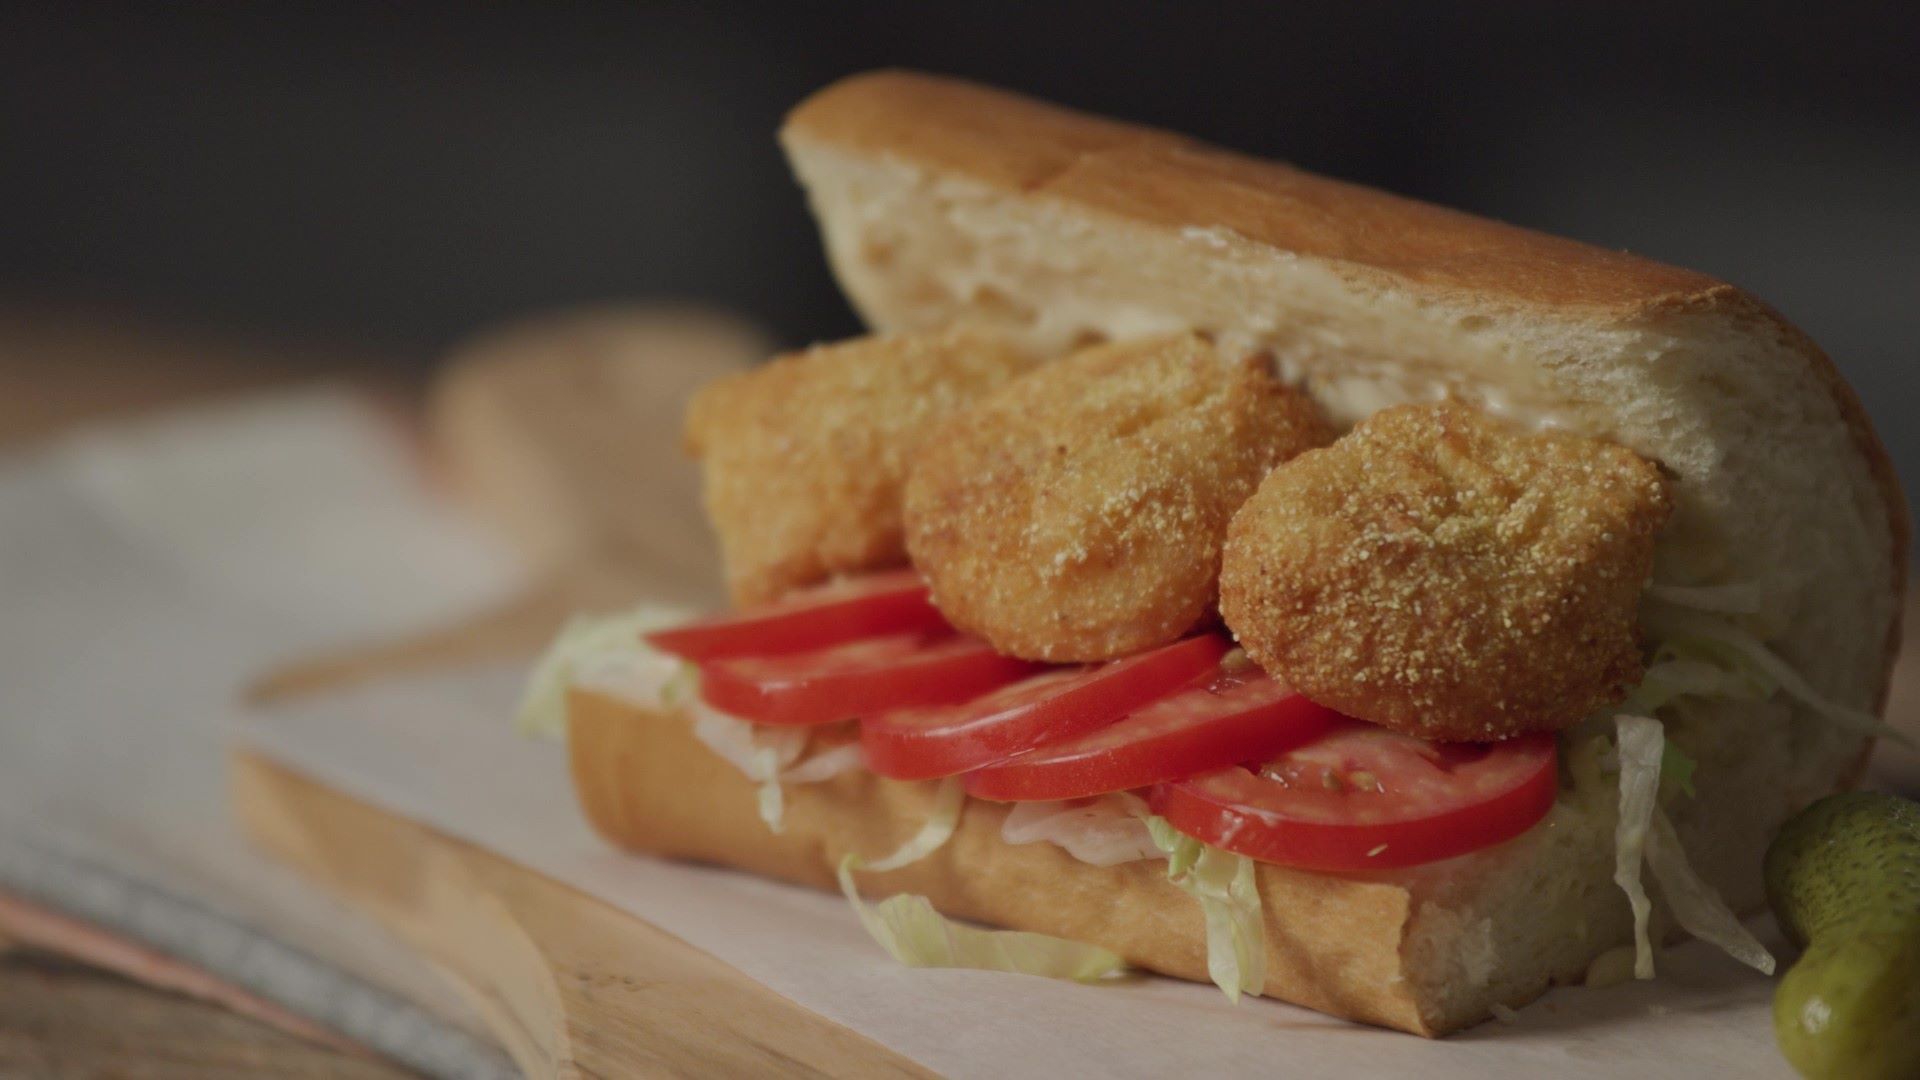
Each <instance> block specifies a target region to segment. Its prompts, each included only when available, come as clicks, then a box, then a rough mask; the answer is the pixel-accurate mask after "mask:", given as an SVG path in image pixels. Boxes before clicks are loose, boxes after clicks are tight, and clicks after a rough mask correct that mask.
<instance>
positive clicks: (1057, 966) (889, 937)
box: [839, 855, 1126, 982]
mask: <svg viewBox="0 0 1920 1080" xmlns="http://www.w3.org/2000/svg"><path fill="white" fill-rule="evenodd" d="M860 868H861V863H860V857H859V856H858V855H848V856H847V857H846V858H844V859H841V860H840V870H839V878H840V891H841V893H843V894H845V896H846V898H847V902H848V903H850V904H852V905H853V910H854V911H855V912H856V913H857V914H858V915H859V916H860V924H861V925H862V926H864V927H866V929H867V933H868V934H869V935H871V936H872V937H873V940H875V941H877V942H879V943H880V947H881V948H883V949H885V950H887V953H888V955H890V956H892V957H893V958H894V959H895V960H896V961H898V962H900V963H902V964H905V965H906V966H908V967H925V968H973V969H976V970H980V971H1011V972H1017V973H1019V974H1022V975H1039V976H1042V977H1043V978H1048V979H1071V980H1073V981H1075V982H1094V981H1097V980H1099V979H1104V978H1106V977H1107V976H1109V975H1113V974H1116V973H1118V972H1120V971H1123V970H1125V968H1126V964H1125V963H1124V962H1123V961H1122V960H1121V959H1120V957H1118V956H1116V955H1115V954H1113V953H1112V952H1109V951H1108V950H1106V949H1102V948H1100V947H1099V946H1098V945H1088V944H1085V943H1084V942H1079V941H1068V940H1067V939H1066V938H1059V937H1054V936H1052V935H1050V934H1035V933H1031V932H1029V931H1025V930H982V929H980V928H979V927H976V926H968V925H966V924H965V923H958V922H955V921H953V920H952V919H949V918H947V917H946V916H944V915H942V914H940V913H939V912H938V911H935V910H934V909H933V903H932V902H931V901H929V900H928V899H927V898H926V897H924V896H919V895H915V894H912V893H901V894H900V895H898V896H889V897H887V898H886V899H885V900H882V901H880V902H879V903H878V904H874V905H871V906H869V905H868V904H867V903H866V902H865V901H863V900H861V899H860V893H859V890H858V889H857V888H855V886H854V882H853V872H854V871H855V870H858V869H860Z"/></svg>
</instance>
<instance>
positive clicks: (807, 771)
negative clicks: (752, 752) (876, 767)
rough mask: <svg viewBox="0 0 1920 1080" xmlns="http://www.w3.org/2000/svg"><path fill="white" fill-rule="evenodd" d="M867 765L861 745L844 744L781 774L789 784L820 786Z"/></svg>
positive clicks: (823, 751)
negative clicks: (862, 754) (819, 784)
mask: <svg viewBox="0 0 1920 1080" xmlns="http://www.w3.org/2000/svg"><path fill="white" fill-rule="evenodd" d="M866 763H867V759H866V758H865V757H862V756H861V754H860V744H859V743H857V742H850V743H842V744H841V745H839V746H836V747H834V748H833V749H831V750H822V751H821V752H820V753H818V754H815V755H813V756H812V757H810V758H808V759H806V760H805V761H802V762H800V763H799V764H798V765H794V766H792V767H791V768H789V769H787V770H785V771H784V772H782V773H781V774H780V779H781V781H782V782H784V783H788V784H818V783H821V782H823V781H826V780H831V779H833V778H834V777H836V776H839V775H841V774H842V773H850V772H852V771H854V770H855V769H858V768H861V767H863V766H864V765H866Z"/></svg>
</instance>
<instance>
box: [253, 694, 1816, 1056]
mask: <svg viewBox="0 0 1920 1080" xmlns="http://www.w3.org/2000/svg"><path fill="white" fill-rule="evenodd" d="M520 678H521V672H520V671H518V670H515V669H508V668H498V667H493V668H475V669H469V670H466V671H461V672H453V673H446V674H441V675H436V676H432V677H428V678H409V679H405V680H396V681H389V682H386V683H381V684H375V685H369V686H364V687H361V688H359V689H356V690H354V691H351V692H348V693H345V694H342V695H340V696H336V697H331V698H325V699H315V700H311V701H307V702H303V703H300V704H296V705H293V706H288V707H283V708H280V709H276V710H273V711H271V712H269V713H267V714H265V715H261V716H257V717H255V718H253V720H252V722H251V723H249V724H247V725H246V726H245V727H244V728H243V729H242V731H241V732H240V733H239V734H240V737H243V738H246V739H248V740H250V741H251V742H252V743H253V744H254V745H255V746H258V747H260V748H261V749H263V750H265V751H266V752H268V753H269V754H270V755H271V756H273V757H274V758H276V759H277V760H279V761H281V762H282V763H284V764H287V765H290V766H292V767H294V768H296V769H298V770H300V771H303V772H306V773H308V774H309V775H311V776H314V777H316V778H318V779H321V780H323V781H325V782H327V783H329V784H331V785H333V786H334V787H336V788H339V789H341V790H344V791H347V792H349V793H351V794H354V795H356V796H358V797H360V798H362V799H364V800H367V801H370V802H373V803H375V804H377V805H380V806H382V807H384V808H386V809H389V810H392V811H396V812H398V813H400V814H403V815H405V816H407V817H411V818H414V819H416V820H419V821H422V822H426V823H428V824H430V825H433V826H435V827H437V828H439V829H441V830H443V831H445V832H447V833H449V834H451V835H454V836H457V837H459V838H461V839H464V840H468V841H471V842H473V843H475V844H478V845H480V846H482V847H486V848H489V849H491V850H493V851H495V852H497V853H498V854H501V855H504V856H506V857H507V858H509V859H513V860H515V861H518V862H520V863H522V864H523V865H526V866H528V867H531V868H533V869H535V870H538V871H540V872H542V873H544V874H547V875H548V876H550V877H553V878H555V879H557V880H560V881H563V882H566V883H567V884H570V885H573V886H576V887H578V888H580V889H582V890H583V891H585V892H588V893H590V894H592V895H594V896H596V897H599V898H601V899H603V900H605V901H607V902H609V903H611V904H613V905H615V906H617V907H620V908H623V909H625V910H627V911H629V912H632V913H633V914H635V915H637V916H640V917H641V918H644V919H646V920H648V921H649V922H651V923H653V924H654V925H655V926H658V927H660V928H662V929H665V930H667V931H669V932H671V933H673V934H676V935H678V936H680V937H681V938H683V939H685V940H686V941H688V942H690V943H692V944H694V945H696V946H698V947H700V948H702V949H705V950H707V951H708V952H710V953H712V954H713V955H715V956H717V957H719V958H720V959H722V960H724V961H726V962H728V963H730V964H732V965H734V966H735V967H737V968H739V969H740V970H741V971H744V972H745V973H746V974H748V975H750V976H752V977H753V978H755V979H758V980H760V981H761V982H763V983H765V984H766V985H768V986H770V987H772V988H773V989H775V990H777V991H779V992H780V993H782V994H784V995H786V996H787V997H789V998H791V999H792V1000H794V1001H796V1002H799V1003H800V1004H801V1005H804V1006H806V1007H807V1008H809V1009H811V1010H813V1011H815V1012H818V1013H820V1014H822V1015H824V1016H827V1017H829V1018H831V1019H833V1020H836V1021H838V1022H840V1023H842V1024H845V1025H847V1026H849V1027H851V1028H853V1029H855V1030H856V1031H859V1032H861V1033H863V1034H865V1035H867V1036H869V1037H871V1038H873V1039H875V1040H876V1041H878V1042H880V1043H882V1044H885V1045H886V1046H888V1047H891V1048H893V1049H894V1050H897V1051H899V1052H900V1053H902V1054H904V1055H906V1056H908V1057H911V1058H913V1059H915V1060H917V1061H920V1062H922V1063H924V1064H925V1065H927V1066H928V1067H930V1068H932V1069H934V1070H936V1071H938V1072H941V1073H945V1074H949V1075H953V1076H960V1077H1009V1076H1032V1077H1060V1076H1095V1075H1099V1076H1139V1077H1156V1078H1158V1077H1165V1076H1168V1075H1184V1076H1208V1077H1227V1076H1251V1075H1263V1076H1264V1075H1273V1076H1288V1077H1321V1076H1325V1077H1342V1078H1346V1080H1352V1078H1355V1077H1375V1076H1402V1075H1418V1076H1421V1077H1423V1078H1426V1080H1452V1078H1455V1077H1459V1078H1463V1080H1464V1078H1468V1077H1475V1078H1478V1077H1486V1076H1508V1075H1511V1076H1551V1077H1586V1076H1639V1077H1655V1076H1687V1077H1695V1078H1704V1077H1720V1076H1725V1077H1747V1078H1758V1077H1789V1076H1791V1075H1792V1073H1791V1071H1790V1070H1789V1069H1788V1068H1787V1066H1786V1065H1785V1063H1784V1062H1783V1061H1782V1059H1781V1058H1780V1056H1779V1054H1778V1052H1777V1051H1776V1050H1775V1049H1774V1044H1773V1035H1772V1029H1771V1027H1770V1024H1769V1020H1768V1001H1769V999H1770V996H1771V994H1772V990H1773V983H1772V981H1771V980H1768V979H1765V978H1763V977H1761V976H1759V975H1757V974H1755V973H1753V972H1751V971H1749V970H1747V969H1746V968H1743V967H1740V966H1739V965H1737V964H1735V963H1734V962H1733V961H1731V960H1728V959H1726V958H1725V957H1722V956H1720V955H1718V954H1717V953H1714V952H1712V951H1711V950H1708V949H1706V948H1704V947H1702V946H1699V945H1688V946H1685V947H1682V948H1680V949H1677V950H1672V951H1669V952H1667V953H1665V954H1663V955H1662V957H1661V971H1662V975H1661V978H1660V979H1659V980H1658V981H1657V982H1654V983H1642V984H1636V985H1630V986H1624V987H1618V988H1612V989H1608V990H1592V991H1590V990H1586V989H1563V990H1558V991H1555V992H1553V993H1551V994H1549V995H1548V996H1547V997H1546V998H1545V999H1543V1000H1542V1001H1540V1002H1537V1003H1535V1004H1534V1005H1532V1006H1529V1007H1528V1008H1526V1009H1524V1010H1522V1011H1521V1012H1520V1013H1519V1015H1518V1018H1517V1020H1516V1021H1515V1022H1514V1023H1512V1024H1499V1023H1493V1024H1487V1025H1483V1026H1482V1027H1480V1028H1477V1029H1475V1030H1472V1031H1469V1032H1466V1033H1464V1034H1462V1035H1458V1036H1455V1037H1453V1038H1451V1039H1447V1040H1444V1041H1440V1042H1429V1041H1426V1040H1423V1039H1419V1038H1416V1037H1413V1036H1410V1035H1403V1034H1399V1033H1395V1032H1387V1031H1381V1030H1377V1029H1371V1028H1366V1027H1361V1026H1358V1025H1353V1024H1348V1023H1345V1022H1342V1021H1338V1020H1332V1019H1329V1018H1327V1017H1323V1016H1320V1015H1318V1014H1315V1013H1312V1012H1308V1011H1306V1010H1303V1009H1297V1008H1293V1007H1291V1006H1287V1005H1283V1004H1279V1003H1276V1002H1271V1001H1264V1000H1259V1001H1248V1002H1244V1003H1243V1004H1241V1005H1240V1006H1238V1007H1235V1006H1231V1005H1229V1004H1228V1003H1227V1002H1226V1001H1225V999H1224V998H1222V997H1221V995H1220V994H1219V992H1218V991H1216V990H1214V989H1213V988H1212V987H1208V986H1199V985H1194V984H1189V983H1179V982H1175V981H1172V980H1166V979H1160V978H1152V977H1140V978H1136V979H1132V980H1129V981H1126V982H1124V983H1121V984H1112V985H1100V986H1080V985H1075V984H1071V983H1061V982H1051V981H1047V980H1043V979H1036V978H1030V977H1026V976H1015V975H1002V974H994V973H986V972H966V971H927V970H909V969H905V968H901V967H898V966H896V965H894V964H893V963H892V961H890V960H889V959H888V958H887V957H886V956H885V954H883V953H882V952H881V951H880V949H879V948H878V947H877V946H875V945H874V944H873V943H872V942H870V941H869V940H868V939H867V938H866V936H865V935H864V933H863V932H862V931H861V929H860V927H859V924H858V923H857V922H856V921H855V919H854V917H853V914H852V912H851V911H850V910H849V909H848V908H847V906H846V904H845V903H844V901H842V900H841V899H840V898H839V897H838V896H834V895H829V894H825V893H817V892H813V891H810V890H805V889H799V888H794V887H790V886H785V885H780V884H776V883H773V882H767V881H762V880H759V879H756V878H752V877H749V876H746V875H743V874H737V873H733V872H731V871H725V870H716V869H711V868H699V867H689V866H680V865H673V864H669V863H664V862H660V861H656V860H652V859H645V858H637V857H633V856H628V855H623V854H620V853H618V852H615V851H613V850H610V849H609V848H607V847H606V846H604V845H603V844H602V843H601V842H600V841H599V840H598V839H597V838H595V837H594V835H593V834H592V833H591V831H590V830H589V829H588V827H587V825H586V824H585V822H584V820H583V819H582V818H581V817H580V815H579V813H578V811H577V810H576V809H575V805H574V801H573V796H572V792H571V790H570V787H569V783H568V779H567V774H566V767H565V760H564V756H565V755H564V748H563V747H561V746H558V745H555V744H551V743H541V742H532V741H528V740H525V739H522V738H520V737H519V736H517V735H515V734H514V733H513V732H512V731H511V729H510V726H509V725H508V723H507V722H506V718H507V717H508V715H509V714H510V711H511V709H512V706H513V703H514V699H515V695H516V694H517V692H518V687H519V681H520ZM1623 902H1624V901H1623ZM1765 937H1766V939H1767V941H1768V944H1769V945H1770V946H1772V945H1777V944H1778V939H1777V935H1776V934H1774V933H1773V932H1772V928H1771V927H1768V928H1766V933H1765Z"/></svg>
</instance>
